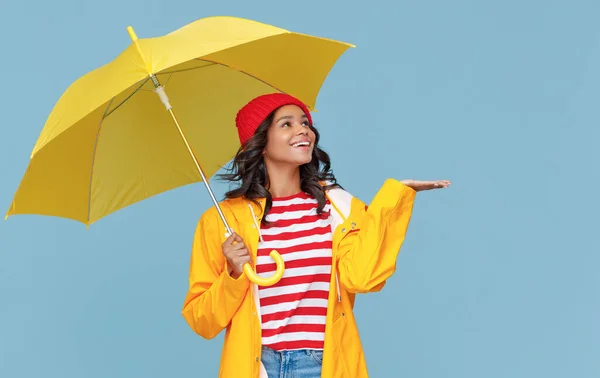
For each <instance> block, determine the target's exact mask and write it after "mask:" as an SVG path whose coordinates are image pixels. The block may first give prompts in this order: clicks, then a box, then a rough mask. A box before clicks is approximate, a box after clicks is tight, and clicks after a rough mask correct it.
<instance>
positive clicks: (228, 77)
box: [7, 17, 352, 225]
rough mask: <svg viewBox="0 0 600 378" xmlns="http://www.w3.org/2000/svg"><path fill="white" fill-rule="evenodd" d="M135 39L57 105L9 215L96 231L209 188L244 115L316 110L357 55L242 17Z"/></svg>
mask: <svg viewBox="0 0 600 378" xmlns="http://www.w3.org/2000/svg"><path fill="white" fill-rule="evenodd" d="M129 31H130V35H131V37H132V42H133V43H132V44H131V45H130V46H129V47H127V48H126V49H125V50H124V51H123V52H122V53H121V54H120V55H119V56H118V57H116V58H115V59H114V60H113V61H111V62H110V63H108V64H106V65H104V66H102V67H100V68H98V69H96V70H94V71H92V72H90V73H88V74H86V75H84V76H83V77H81V78H79V79H78V80H76V81H75V82H74V83H73V84H72V85H71V86H70V87H69V88H68V89H67V90H66V91H65V93H64V94H63V95H62V96H61V98H60V99H59V101H58V102H57V104H56V105H55V107H54V109H53V110H52V112H51V113H50V115H49V117H48V119H47V121H46V124H45V125H44V127H43V129H42V132H41V134H40V136H39V139H38V140H37V143H36V144H35V147H34V148H33V152H32V154H31V160H30V162H29V166H28V167H27V170H26V172H25V175H24V177H23V179H22V181H21V183H20V186H19V187H18V189H17V192H16V194H15V196H14V199H13V201H12V204H11V205H10V208H9V210H8V212H7V217H8V216H11V215H15V214H39V215H48V216H57V217H63V218H69V219H73V220H76V221H79V222H82V223H85V224H86V225H90V224H92V223H94V222H96V221H98V220H99V219H100V218H102V217H104V216H106V215H108V214H111V213H113V212H115V211H117V210H119V209H122V208H124V207H126V206H129V205H131V204H134V203H136V202H138V201H141V200H144V199H146V198H149V197H151V196H154V195H156V194H159V193H162V192H165V191H167V190H170V189H173V188H177V187H180V186H183V185H186V184H190V183H194V182H200V181H204V182H205V183H206V181H207V180H206V177H210V176H212V175H213V174H214V173H215V172H216V171H217V170H219V169H220V168H221V167H222V166H223V165H225V164H226V163H227V162H228V161H229V160H230V159H231V158H232V157H233V155H234V154H235V152H236V151H237V149H238V148H239V139H238V137H237V131H236V127H235V115H236V113H237V111H238V109H239V108H241V107H242V106H243V105H244V104H245V103H247V102H248V101H249V100H251V99H252V98H254V97H256V96H258V95H261V94H265V93H272V92H285V93H288V94H291V95H293V96H295V97H297V98H299V99H300V100H302V101H303V102H304V103H306V104H307V105H308V106H309V108H310V109H311V110H313V109H314V105H315V101H316V98H317V95H318V93H319V90H320V88H321V86H322V84H323V82H324V80H325V78H326V77H327V75H328V73H329V71H330V70H331V68H332V67H333V65H334V64H335V62H336V61H337V60H338V58H339V57H340V56H341V55H342V54H343V53H344V51H346V49H348V48H349V47H352V45H350V44H347V43H342V42H338V41H333V40H329V39H324V38H318V37H313V36H308V35H303V34H298V33H293V32H289V31H287V30H284V29H280V28H277V27H274V26H270V25H266V24H262V23H258V22H255V21H251V20H245V19H240V18H233V17H211V18H206V19H201V20H198V21H195V22H193V23H191V24H188V25H186V26H184V27H182V28H181V29H178V30H176V31H174V32H172V33H170V34H167V35H165V36H162V37H157V38H147V39H139V40H138V39H137V37H136V36H135V33H134V32H133V29H129ZM157 88H158V90H157ZM157 92H158V94H159V95H160V96H157ZM167 96H168V99H167ZM161 100H163V103H162V104H161ZM163 104H165V105H167V109H168V110H169V111H165V106H163ZM171 106H172V109H171ZM174 114H177V118H175V116H174ZM173 121H175V123H176V125H177V127H174V122H173ZM177 121H179V122H177ZM182 137H183V138H182ZM190 156H192V157H194V159H192V158H190ZM198 162H199V163H200V165H201V166H202V168H201V169H200V167H199V166H198V164H197V163H198ZM202 171H204V172H202ZM206 184H207V183H206ZM207 188H209V191H210V187H208V184H207ZM211 195H212V192H211ZM213 200H214V196H213Z"/></svg>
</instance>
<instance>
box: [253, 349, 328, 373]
mask: <svg viewBox="0 0 600 378" xmlns="http://www.w3.org/2000/svg"><path fill="white" fill-rule="evenodd" d="M261 360H262V363H263V365H264V366H265V370H266V371H267V375H268V376H269V378H321V366H322V365H323V351H322V350H312V349H302V350H284V351H281V352H278V351H276V350H273V349H271V348H268V347H265V346H263V347H262V358H261Z"/></svg>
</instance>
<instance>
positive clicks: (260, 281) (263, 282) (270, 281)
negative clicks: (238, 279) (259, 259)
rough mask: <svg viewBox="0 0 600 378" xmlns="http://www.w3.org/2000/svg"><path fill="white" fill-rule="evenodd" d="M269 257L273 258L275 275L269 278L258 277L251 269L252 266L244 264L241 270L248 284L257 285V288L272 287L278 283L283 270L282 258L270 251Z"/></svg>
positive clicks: (274, 251)
mask: <svg viewBox="0 0 600 378" xmlns="http://www.w3.org/2000/svg"><path fill="white" fill-rule="evenodd" d="M269 255H270V256H271V257H272V258H273V260H275V264H276V265H277V269H276V270H275V273H274V274H273V275H272V276H271V277H267V278H263V277H259V276H258V275H257V274H256V273H255V272H254V270H253V269H252V266H251V265H250V264H248V263H246V264H244V268H243V269H244V273H246V276H247V277H248V279H249V280H250V282H252V283H255V284H257V285H258V286H273V285H275V284H276V283H277V282H279V280H280V279H281V277H283V271H284V269H285V264H284V262H283V258H282V257H281V255H280V254H279V253H278V252H277V251H276V250H272V251H271V253H270V254H269Z"/></svg>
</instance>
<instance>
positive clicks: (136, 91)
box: [102, 77, 150, 119]
mask: <svg viewBox="0 0 600 378" xmlns="http://www.w3.org/2000/svg"><path fill="white" fill-rule="evenodd" d="M148 80H150V78H149V77H147V78H146V79H145V80H142V83H141V84H140V86H139V87H137V88H136V89H135V91H133V92H132V93H131V94H130V95H129V96H127V98H125V99H124V100H123V101H121V103H120V104H119V105H117V106H115V108H114V109H112V110H111V111H110V112H109V111H108V108H107V109H106V111H105V112H104V115H103V116H102V119H104V118H107V117H108V116H109V115H111V114H113V113H114V112H115V111H116V110H117V109H119V108H120V107H121V106H123V105H124V104H125V103H126V102H127V100H129V99H130V98H131V97H133V95H134V94H136V93H138V92H139V91H140V89H142V87H143V86H144V85H145V84H146V83H147V82H148ZM114 99H115V98H114V97H113V99H112V100H110V102H111V103H112V101H113V100H114ZM109 106H110V104H109Z"/></svg>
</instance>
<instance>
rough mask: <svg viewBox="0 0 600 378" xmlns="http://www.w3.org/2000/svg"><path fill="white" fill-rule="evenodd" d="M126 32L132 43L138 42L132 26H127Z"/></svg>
mask: <svg viewBox="0 0 600 378" xmlns="http://www.w3.org/2000/svg"><path fill="white" fill-rule="evenodd" d="M127 32H128V33H129V38H131V41H132V42H137V40H138V37H137V35H136V34H135V31H134V30H133V27H132V26H128V27H127Z"/></svg>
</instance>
